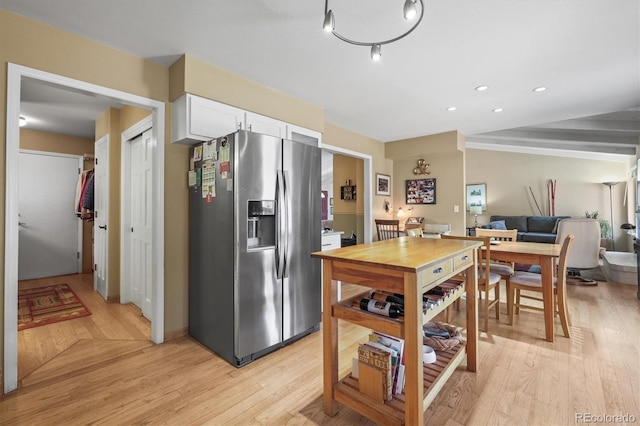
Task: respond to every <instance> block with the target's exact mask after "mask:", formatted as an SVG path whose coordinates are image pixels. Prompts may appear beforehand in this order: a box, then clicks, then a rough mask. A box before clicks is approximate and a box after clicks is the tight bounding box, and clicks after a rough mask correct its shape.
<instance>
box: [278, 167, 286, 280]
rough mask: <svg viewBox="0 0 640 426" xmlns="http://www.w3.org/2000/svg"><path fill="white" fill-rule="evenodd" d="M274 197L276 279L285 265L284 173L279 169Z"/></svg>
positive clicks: (281, 275)
mask: <svg viewBox="0 0 640 426" xmlns="http://www.w3.org/2000/svg"><path fill="white" fill-rule="evenodd" d="M276 199H277V203H278V205H277V213H276V233H277V236H278V241H277V245H276V247H277V248H276V253H277V256H276V276H277V278H278V279H282V278H284V266H285V249H286V235H285V233H286V228H287V226H286V223H285V221H286V217H285V214H284V210H285V207H284V206H285V204H286V203H285V191H284V175H283V172H282V171H281V170H278V176H277V178H276Z"/></svg>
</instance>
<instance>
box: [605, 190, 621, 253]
mask: <svg viewBox="0 0 640 426" xmlns="http://www.w3.org/2000/svg"><path fill="white" fill-rule="evenodd" d="M619 183H620V182H603V183H602V184H603V185H607V186H608V187H609V208H610V209H611V210H610V211H611V248H612V249H613V251H616V239H615V238H614V236H613V232H614V230H615V229H616V228H615V227H614V226H613V191H612V190H611V188H613V187H614V186H616V185H617V184H619Z"/></svg>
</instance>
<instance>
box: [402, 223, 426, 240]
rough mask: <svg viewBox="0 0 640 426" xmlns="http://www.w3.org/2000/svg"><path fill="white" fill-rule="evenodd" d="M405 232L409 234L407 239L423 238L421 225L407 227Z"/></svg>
mask: <svg viewBox="0 0 640 426" xmlns="http://www.w3.org/2000/svg"><path fill="white" fill-rule="evenodd" d="M404 232H405V233H406V234H407V237H420V238H422V226H420V225H405V226H404Z"/></svg>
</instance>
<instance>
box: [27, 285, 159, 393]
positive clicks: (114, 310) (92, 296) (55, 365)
mask: <svg viewBox="0 0 640 426" xmlns="http://www.w3.org/2000/svg"><path fill="white" fill-rule="evenodd" d="M53 284H68V285H69V286H70V287H71V288H72V289H73V291H74V292H75V293H76V295H77V296H78V297H79V298H80V300H82V302H83V303H84V304H85V306H86V307H87V308H88V309H89V310H90V311H91V315H89V316H86V317H82V318H76V319H73V320H68V321H61V322H57V323H54V324H49V325H45V326H40V327H35V328H29V329H26V330H22V331H20V332H18V387H19V388H23V387H25V386H30V385H32V384H35V383H39V382H41V381H43V380H47V379H50V378H52V377H55V376H59V375H65V374H69V373H71V372H75V371H77V370H78V369H81V368H86V367H87V365H86V362H85V363H83V364H82V365H79V364H78V363H77V362H74V356H73V355H71V354H72V353H74V352H82V353H83V357H85V358H86V359H89V360H91V361H90V362H92V363H93V362H95V363H98V362H100V361H101V360H103V359H105V357H112V356H114V354H118V353H123V352H126V351H127V350H129V349H135V350H137V349H140V348H142V347H147V346H151V345H152V343H151V340H150V335H151V324H150V323H149V321H147V320H146V319H145V318H144V317H143V316H142V315H141V313H140V310H139V309H138V308H137V307H136V306H134V305H133V304H127V305H121V304H119V303H108V302H106V301H105V300H104V299H103V298H102V296H100V295H99V294H98V293H97V292H95V291H94V290H93V273H87V274H74V275H63V276H58V277H49V278H41V279H34V280H25V281H20V282H19V284H18V288H19V289H20V290H23V289H27V288H35V287H42V286H47V285H53ZM114 343H118V345H117V346H118V347H119V348H118V349H115V348H114V350H115V351H116V352H115V353H110V351H111V350H110V347H112V346H116V345H114ZM123 343H125V344H124V345H123ZM71 348H73V349H74V350H71V351H70V350H69V349H71ZM75 349H81V350H80V351H75ZM87 352H88V353H89V354H90V356H88V357H87Z"/></svg>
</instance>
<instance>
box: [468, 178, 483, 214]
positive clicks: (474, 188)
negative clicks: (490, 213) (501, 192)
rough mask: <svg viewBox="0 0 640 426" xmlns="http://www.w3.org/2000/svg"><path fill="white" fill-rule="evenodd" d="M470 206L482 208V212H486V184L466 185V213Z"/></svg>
mask: <svg viewBox="0 0 640 426" xmlns="http://www.w3.org/2000/svg"><path fill="white" fill-rule="evenodd" d="M471 206H474V207H475V206H482V211H486V210H487V184H486V183H473V184H469V185H467V211H471V210H470V209H471Z"/></svg>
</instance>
